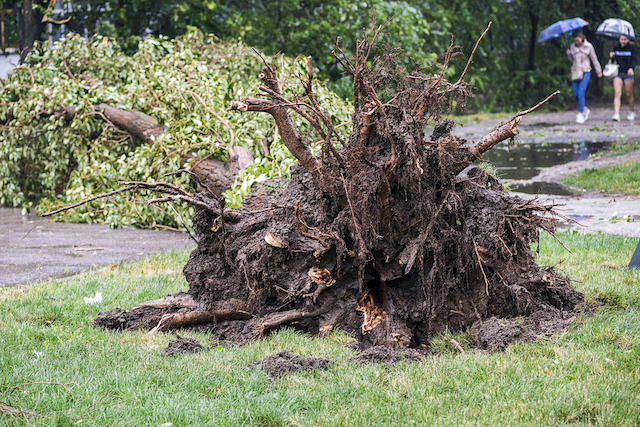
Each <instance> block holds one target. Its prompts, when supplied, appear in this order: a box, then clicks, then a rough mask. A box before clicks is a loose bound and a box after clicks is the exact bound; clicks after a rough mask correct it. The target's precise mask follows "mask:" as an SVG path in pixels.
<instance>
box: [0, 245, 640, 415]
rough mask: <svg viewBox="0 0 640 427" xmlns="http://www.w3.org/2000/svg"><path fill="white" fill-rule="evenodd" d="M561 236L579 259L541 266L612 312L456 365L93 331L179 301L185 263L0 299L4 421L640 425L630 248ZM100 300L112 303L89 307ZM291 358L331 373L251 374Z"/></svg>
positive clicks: (315, 342) (283, 337)
mask: <svg viewBox="0 0 640 427" xmlns="http://www.w3.org/2000/svg"><path fill="white" fill-rule="evenodd" d="M560 238H561V239H562V240H563V241H564V242H565V244H567V246H569V247H570V248H571V249H572V251H573V252H574V253H573V254H570V253H568V252H566V251H565V250H564V249H563V248H561V247H560V246H559V245H558V244H557V243H555V242H554V241H553V240H552V239H551V238H550V237H549V236H543V238H542V240H541V244H540V261H541V262H542V263H544V264H557V265H558V268H559V269H561V270H562V271H563V272H565V273H566V274H567V275H569V276H570V277H572V278H573V280H574V284H575V286H576V287H577V288H578V289H580V290H581V291H583V292H585V293H586V295H587V300H588V301H589V302H590V303H594V302H596V301H597V302H600V303H604V304H605V305H603V306H601V307H599V308H598V309H597V310H595V312H593V313H592V314H589V315H587V314H583V315H581V316H580V318H579V320H578V321H576V322H575V323H574V324H573V325H572V326H571V328H570V330H568V331H565V332H563V333H562V334H560V335H558V336H557V337H555V338H554V339H550V340H543V341H541V342H538V343H534V344H516V345H512V346H511V347H509V349H508V350H507V351H506V352H504V353H497V354H485V353H478V352H472V351H468V352H466V353H464V354H460V353H458V352H457V351H456V350H454V349H453V348H451V347H450V346H449V345H448V344H447V343H448V338H450V337H448V336H445V337H439V338H437V339H435V340H434V343H433V344H434V347H435V348H438V349H440V350H442V351H443V353H442V354H441V355H440V356H437V357H432V358H430V359H428V360H425V361H423V362H415V363H408V362H401V363H398V364H396V365H395V366H393V367H390V368H386V367H383V366H380V365H364V366H362V365H357V364H355V363H353V362H350V361H349V360H348V359H349V358H350V357H351V356H353V354H354V353H353V351H352V350H351V349H350V348H349V346H348V344H349V342H350V341H351V338H350V337H349V336H348V335H347V334H345V333H341V332H337V333H333V334H331V335H330V336H329V337H327V338H323V339H321V338H314V337H308V336H303V335H300V334H298V333H295V332H293V331H291V330H284V331H281V332H279V333H277V334H275V336H273V337H271V338H269V339H266V340H263V341H260V342H257V343H254V344H251V345H246V346H242V347H226V346H219V345H218V343H217V342H214V341H213V340H212V339H211V338H210V337H209V336H208V335H205V334H202V333H185V334H184V335H186V336H191V337H194V338H196V339H198V340H199V341H200V342H202V343H203V344H205V345H207V346H210V347H212V350H211V351H206V352H202V353H198V354H192V355H181V356H178V357H172V358H169V357H164V356H163V355H162V349H163V348H164V347H165V346H166V344H167V342H168V341H169V340H170V339H171V338H173V337H174V336H175V334H171V333H168V334H160V335H148V334H146V333H144V332H127V333H118V332H109V331H105V330H101V329H97V328H94V327H92V326H91V324H92V321H93V319H94V318H95V317H96V315H97V313H98V311H101V310H106V309H111V308H113V307H116V306H117V307H122V308H130V307H132V306H134V305H135V304H137V303H139V302H142V301H144V300H149V299H154V298H158V297H161V296H164V295H166V294H168V293H173V292H176V291H179V290H185V289H186V288H187V285H186V283H185V281H184V279H183V278H182V275H181V267H182V265H184V263H185V261H186V258H187V253H186V252H179V253H173V254H170V255H168V256H166V255H165V256H156V257H152V258H149V259H147V260H145V261H142V262H139V263H137V264H134V265H128V266H117V267H114V268H111V269H106V270H100V271H96V272H92V273H89V274H86V275H84V276H81V277H78V278H75V279H72V280H69V281H66V282H56V281H48V282H39V283H34V284H30V285H26V286H21V287H19V288H11V289H0V409H1V410H2V412H0V414H3V415H0V425H30V426H36V425H41V426H51V425H55V426H66V425H95V426H138V425H141V426H142V425H144V426H147V425H148V426H167V427H168V426H170V425H173V426H186V425H198V426H205V425H216V426H240V425H242V426H298V425H303V426H394V425H401V426H405V425H438V426H460V425H492V426H512V425H519V426H541V425H554V426H557V425H603V426H604V425H607V426H613V425H615V426H618V425H628V426H632V425H639V424H640V364H639V363H638V361H639V360H640V271H637V270H636V271H633V270H627V269H626V268H624V267H625V266H626V264H627V263H628V262H629V259H630V257H631V254H632V253H633V250H634V249H635V247H636V244H637V239H631V238H622V237H613V236H604V235H581V234H577V233H568V234H567V233H564V234H561V236H560ZM96 291H98V292H102V295H103V297H104V301H103V302H102V303H101V304H99V305H98V306H92V305H87V304H85V303H84V301H83V297H85V296H93V295H94V294H95V292H96ZM456 338H457V339H458V340H459V341H461V342H464V341H465V338H466V337H465V336H456ZM283 349H287V350H289V351H291V352H293V353H295V354H299V355H303V356H316V357H326V358H330V359H332V361H333V363H332V365H331V367H330V368H329V369H327V370H325V371H318V372H307V373H298V374H291V375H289V376H287V377H285V378H284V379H281V380H271V379H270V378H268V376H267V375H266V374H265V373H263V372H261V371H260V370H258V369H256V368H255V366H254V365H253V363H254V362H255V361H257V360H260V359H261V358H263V357H265V356H267V355H270V354H273V353H274V352H277V351H280V350H283ZM9 407H10V408H13V409H10V408H9ZM30 411H33V412H30Z"/></svg>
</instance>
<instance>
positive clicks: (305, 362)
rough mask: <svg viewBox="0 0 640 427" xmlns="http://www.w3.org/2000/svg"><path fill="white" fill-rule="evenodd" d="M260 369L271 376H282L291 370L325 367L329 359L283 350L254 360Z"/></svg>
mask: <svg viewBox="0 0 640 427" xmlns="http://www.w3.org/2000/svg"><path fill="white" fill-rule="evenodd" d="M256 364H258V365H260V369H262V370H263V371H265V372H267V373H268V374H269V375H270V376H272V377H282V376H284V375H287V374H290V373H292V372H300V371H311V370H316V369H326V368H328V367H329V365H330V364H331V361H330V360H329V359H322V358H319V357H302V356H296V355H293V354H291V353H289V351H288V350H283V351H281V352H279V353H276V354H272V355H271V356H268V357H265V358H264V359H262V360H260V361H258V362H256Z"/></svg>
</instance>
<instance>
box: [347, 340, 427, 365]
mask: <svg viewBox="0 0 640 427" xmlns="http://www.w3.org/2000/svg"><path fill="white" fill-rule="evenodd" d="M433 354H434V353H432V352H430V351H428V350H418V349H415V348H404V349H393V348H388V347H384V346H379V345H378V346H374V347H369V348H367V349H365V350H363V351H361V352H360V353H358V355H357V356H355V357H353V358H351V360H352V361H354V362H357V363H382V364H383V365H387V366H388V365H393V364H394V363H396V362H398V361H402V360H406V361H418V360H422V359H424V358H426V357H428V356H432V355H433Z"/></svg>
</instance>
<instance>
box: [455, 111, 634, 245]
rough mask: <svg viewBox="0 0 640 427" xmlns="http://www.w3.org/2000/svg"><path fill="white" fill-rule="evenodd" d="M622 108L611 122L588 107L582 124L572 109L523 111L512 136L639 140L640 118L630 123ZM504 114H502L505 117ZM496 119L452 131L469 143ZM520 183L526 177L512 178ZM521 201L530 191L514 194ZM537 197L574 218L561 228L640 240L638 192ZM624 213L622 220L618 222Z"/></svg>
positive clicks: (606, 161)
mask: <svg viewBox="0 0 640 427" xmlns="http://www.w3.org/2000/svg"><path fill="white" fill-rule="evenodd" d="M626 108H627V107H626V106H623V107H622V110H621V114H620V115H621V116H622V117H623V120H622V121H620V122H614V121H612V120H611V116H612V115H613V108H612V107H591V114H590V116H589V120H588V121H587V122H586V123H584V124H578V123H576V122H575V119H576V114H577V111H564V112H555V113H544V114H529V115H526V116H524V117H523V118H522V122H521V124H520V126H519V135H518V140H520V141H521V142H525V143H532V144H541V143H557V142H581V141H584V142H616V143H635V142H638V141H640V119H639V120H636V121H633V122H630V121H628V120H625V119H624V118H625V117H626V116H627V110H626ZM507 118H508V117H506V116H505V119H507ZM500 121H501V120H487V121H482V122H479V123H469V124H465V125H463V126H457V127H456V128H455V129H454V131H453V133H454V134H455V135H457V136H459V137H461V138H465V139H468V140H469V141H476V140H478V139H480V138H481V137H483V136H484V135H486V134H487V133H488V132H490V131H491V130H492V129H493V128H494V127H495V126H496V125H497V124H498V123H500ZM638 158H640V152H637V151H636V152H632V153H629V154H626V155H625V156H617V157H609V156H596V157H593V158H589V159H587V160H582V161H578V162H571V163H567V164H564V165H559V166H556V167H553V168H550V169H546V170H543V171H542V172H541V173H540V174H539V175H538V176H536V177H534V178H532V179H531V180H530V181H531V182H540V181H544V182H559V181H560V180H561V179H562V178H564V177H566V176H567V175H569V174H573V173H576V172H578V171H579V170H580V169H584V168H591V167H602V166H606V165H610V164H616V163H620V162H623V161H627V160H637V159H638ZM518 183H519V184H526V183H527V181H518ZM516 194H518V195H519V196H520V197H522V198H524V199H530V198H532V197H535V195H531V194H524V193H516ZM539 198H540V200H541V201H543V202H548V203H558V204H562V205H564V206H561V207H559V208H558V209H557V210H558V212H560V213H562V214H563V215H565V216H568V217H570V218H572V219H574V220H577V221H578V222H579V223H580V224H581V225H578V224H573V223H572V224H567V223H563V224H562V227H564V228H571V229H576V230H579V231H584V232H587V233H597V232H602V233H607V234H618V235H622V236H629V237H638V238H640V196H623V195H615V194H598V193H587V194H583V195H579V196H574V197H571V196H548V195H544V194H541V195H540V196H539ZM625 216H627V218H628V220H622V218H623V217H625Z"/></svg>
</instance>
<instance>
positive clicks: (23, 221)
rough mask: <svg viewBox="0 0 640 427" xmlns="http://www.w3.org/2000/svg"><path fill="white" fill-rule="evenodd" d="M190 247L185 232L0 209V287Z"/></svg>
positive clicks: (191, 243)
mask: <svg viewBox="0 0 640 427" xmlns="http://www.w3.org/2000/svg"><path fill="white" fill-rule="evenodd" d="M191 247H195V243H194V242H193V240H191V238H190V237H189V236H188V235H187V234H186V233H178V232H174V231H157V230H141V229H136V228H119V229H112V228H109V226H108V225H103V224H70V223H62V222H51V221H50V220H49V219H46V218H40V217H36V216H35V215H34V214H30V215H22V212H21V210H20V209H9V208H0V287H1V286H7V285H13V284H18V283H24V282H31V281H35V280H39V279H47V278H50V277H66V276H71V275H74V274H78V273H80V272H82V271H85V270H88V269H91V268H94V267H98V266H108V265H111V264H116V263H120V262H123V261H135V260H138V259H140V258H142V257H144V256H147V255H150V254H153V253H158V252H165V251H169V250H177V249H185V248H191Z"/></svg>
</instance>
